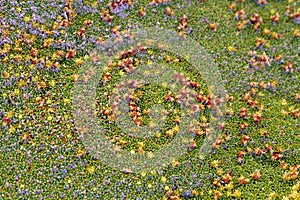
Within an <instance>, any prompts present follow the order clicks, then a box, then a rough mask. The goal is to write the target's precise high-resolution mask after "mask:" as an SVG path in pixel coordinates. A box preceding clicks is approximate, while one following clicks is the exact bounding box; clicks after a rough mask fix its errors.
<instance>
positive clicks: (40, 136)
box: [0, 0, 300, 199]
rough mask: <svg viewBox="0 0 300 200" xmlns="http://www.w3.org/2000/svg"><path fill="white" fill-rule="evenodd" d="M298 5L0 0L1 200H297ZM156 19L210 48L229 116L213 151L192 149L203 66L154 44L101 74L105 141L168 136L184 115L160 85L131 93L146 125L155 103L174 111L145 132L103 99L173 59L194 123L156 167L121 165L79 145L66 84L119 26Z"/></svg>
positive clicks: (205, 130) (153, 140)
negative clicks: (184, 142) (133, 132)
mask: <svg viewBox="0 0 300 200" xmlns="http://www.w3.org/2000/svg"><path fill="white" fill-rule="evenodd" d="M299 3H300V2H299V1H296V0H276V1H275V0H274V1H270V0H268V1H264V0H257V1H255V0H236V1H233V0H230V1H229V0H216V1H212V0H206V1H204V0H202V1H193V0H191V1H175V0H174V1H163V0H161V1H159V0H157V1H153V2H152V1H133V2H131V1H115V3H112V2H109V1H91V0H89V1H75V0H74V1H65V2H63V1H21V2H17V1H0V4H1V11H0V21H1V24H0V30H1V32H0V33H1V40H0V59H1V64H0V69H1V77H0V86H1V87H0V94H1V95H0V105H1V107H0V117H1V118H0V119H1V126H0V127H1V128H0V133H1V137H0V138H1V140H0V147H1V154H0V160H1V161H0V169H1V174H0V194H1V199H39V198H45V199H59V198H61V199H74V198H75V199H96V198H98V199H233V198H236V199H300V195H299V191H300V182H299V176H298V173H299V167H300V154H299V153H300V152H299V146H300V128H299V102H300V93H299V92H300V91H299V85H300V82H299V73H300V70H299V69H300V66H299V65H300V62H299V52H300V46H299V44H300V28H299V21H300V10H299V9H300V4H299ZM157 26H159V27H163V28H165V29H172V30H174V31H176V32H178V35H180V36H181V37H190V38H192V39H193V40H195V41H197V42H198V43H199V44H200V45H201V46H202V47H204V48H205V49H206V50H207V51H208V52H209V53H210V55H211V56H212V58H213V60H214V63H215V65H216V66H217V67H218V70H219V71H220V73H221V76H222V79H223V80H225V83H226V85H225V87H226V91H227V96H226V97H225V99H226V110H225V115H226V116H225V120H224V123H222V124H220V125H219V126H220V127H219V128H220V129H221V130H222V132H221V134H220V135H219V136H218V137H217V138H215V140H214V141H213V143H212V149H211V151H209V152H208V153H207V154H206V155H205V156H204V157H201V158H199V155H197V151H196V150H197V148H200V147H201V145H202V143H203V141H204V139H205V138H206V136H207V135H208V134H209V124H210V121H211V118H210V115H209V113H210V109H211V107H210V106H209V104H208V99H207V98H208V95H209V93H208V88H207V85H206V83H205V81H203V77H201V74H199V73H197V72H195V71H193V70H191V64H190V63H188V62H187V61H186V60H185V59H184V58H182V57H181V56H180V55H175V54H174V53H172V52H166V51H163V50H158V49H151V48H148V49H145V51H141V52H138V53H136V54H132V55H129V56H127V57H126V58H124V59H121V58H120V59H116V60H114V62H113V63H111V66H112V67H109V68H108V70H107V71H106V72H107V73H109V76H108V75H106V76H105V74H104V75H103V77H102V80H106V81H105V83H101V82H102V81H101V79H100V80H99V88H98V90H97V95H98V96H97V97H98V98H97V101H96V105H97V106H96V110H95V112H96V114H97V117H98V118H99V123H102V124H104V125H105V127H106V128H107V130H108V132H106V137H107V139H108V140H111V141H112V143H114V144H115V145H117V146H119V147H120V148H122V149H125V150H127V151H131V152H133V153H137V154H144V153H147V152H149V151H154V150H159V149H160V148H161V147H162V146H163V145H165V144H166V143H168V142H170V141H171V140H172V139H173V138H174V137H175V136H176V132H177V131H176V130H177V128H178V127H177V124H178V119H179V118H180V116H181V115H182V113H181V112H180V106H179V105H178V104H177V103H176V102H173V101H170V98H171V97H168V98H167V96H168V94H169V92H170V90H169V89H168V87H167V86H165V85H159V84H149V85H146V86H144V87H142V88H139V89H137V90H135V91H134V94H133V97H132V101H133V102H134V106H133V107H134V109H137V107H138V108H139V109H138V112H132V113H131V119H132V120H133V121H134V122H135V123H137V124H139V123H140V125H149V124H150V123H151V120H150V117H149V110H148V109H149V108H150V107H151V106H152V105H154V104H160V105H161V106H162V108H164V109H165V110H172V112H170V113H168V114H167V113H166V116H165V119H166V123H165V124H164V126H163V128H162V130H161V131H159V132H157V133H156V134H155V136H153V137H150V138H149V139H147V140H145V139H142V138H134V137H130V136H128V135H126V134H122V129H120V127H119V126H118V124H117V123H116V122H115V121H114V118H113V115H112V113H111V110H110V109H111V106H110V105H109V100H108V99H107V98H106V97H108V96H110V94H111V93H112V89H113V88H114V87H115V84H116V83H117V82H118V80H119V79H120V78H121V77H122V76H123V75H124V74H125V75H126V74H128V73H129V72H130V70H131V68H134V69H135V68H138V66H139V65H140V64H146V65H149V66H151V65H154V64H158V65H159V64H162V65H164V66H167V67H169V68H172V69H174V70H176V71H178V72H179V73H182V74H183V75H184V76H185V77H188V78H189V84H191V86H192V88H193V89H195V91H196V92H197V93H198V94H202V96H203V98H204V100H203V101H201V102H199V104H201V108H203V112H202V114H201V115H200V116H199V124H200V125H201V130H199V132H198V134H197V135H196V136H195V138H194V141H193V142H191V145H190V146H191V148H189V150H188V151H187V152H186V153H185V154H184V155H183V156H181V157H180V158H178V159H177V160H174V161H173V162H172V163H170V165H169V166H168V167H166V168H164V169H161V170H154V171H151V172H142V173H124V172H121V171H119V170H116V169H114V168H111V167H110V166H108V165H104V164H101V162H99V160H97V159H95V158H94V157H93V156H92V155H91V153H90V152H89V151H87V148H86V146H85V145H84V143H83V142H82V140H81V138H80V134H81V131H80V130H78V127H76V126H75V123H74V116H73V114H72V101H71V94H70V91H71V90H72V88H73V86H74V84H75V83H76V82H77V81H78V70H79V68H80V67H81V65H82V64H84V62H85V60H87V59H88V58H89V57H90V56H91V54H90V53H91V52H89V50H90V49H93V48H94V47H96V46H97V45H101V44H103V45H105V44H104V42H105V41H106V40H108V39H110V38H113V37H118V36H119V35H122V32H123V31H125V30H129V29H133V28H135V27H139V28H142V27H157ZM126 59H132V63H130V62H131V61H130V62H129V63H130V64H132V65H130V64H128V62H127V61H128V60H126ZM118 63H121V64H120V66H122V67H116V66H118ZM203 65H205V63H203ZM193 83H197V84H198V85H197V87H193Z"/></svg>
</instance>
